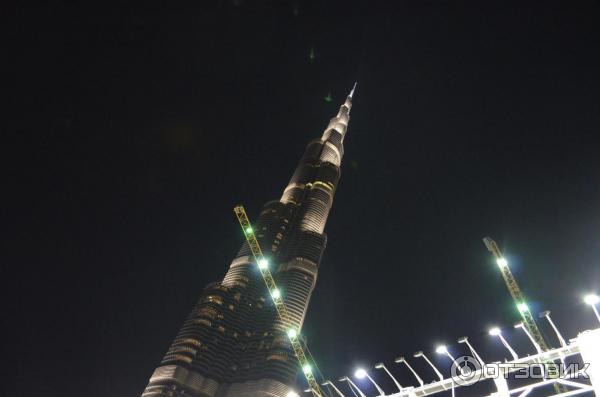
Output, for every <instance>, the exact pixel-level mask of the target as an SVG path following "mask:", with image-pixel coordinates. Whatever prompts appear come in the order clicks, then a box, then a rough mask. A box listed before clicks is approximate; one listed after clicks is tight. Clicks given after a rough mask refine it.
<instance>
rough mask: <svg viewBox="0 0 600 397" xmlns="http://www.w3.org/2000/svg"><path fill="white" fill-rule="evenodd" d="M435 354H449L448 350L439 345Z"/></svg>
mask: <svg viewBox="0 0 600 397" xmlns="http://www.w3.org/2000/svg"><path fill="white" fill-rule="evenodd" d="M435 352H436V353H438V354H446V353H448V348H447V347H446V346H444V345H439V346H438V347H437V348H436V349H435Z"/></svg>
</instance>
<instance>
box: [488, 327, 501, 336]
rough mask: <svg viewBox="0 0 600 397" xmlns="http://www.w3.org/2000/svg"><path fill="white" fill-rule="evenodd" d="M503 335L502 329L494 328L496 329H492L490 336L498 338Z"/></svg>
mask: <svg viewBox="0 0 600 397" xmlns="http://www.w3.org/2000/svg"><path fill="white" fill-rule="evenodd" d="M501 333H502V331H500V328H498V327H494V328H492V329H490V335H493V336H498V335H500V334H501Z"/></svg>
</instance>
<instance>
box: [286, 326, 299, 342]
mask: <svg viewBox="0 0 600 397" xmlns="http://www.w3.org/2000/svg"><path fill="white" fill-rule="evenodd" d="M287 335H288V337H289V338H290V339H294V338H295V337H297V336H298V332H297V331H296V330H295V329H294V328H290V329H288V332H287Z"/></svg>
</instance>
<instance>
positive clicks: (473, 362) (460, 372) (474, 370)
mask: <svg viewBox="0 0 600 397" xmlns="http://www.w3.org/2000/svg"><path fill="white" fill-rule="evenodd" d="M480 370H481V363H480V362H479V360H477V359H476V358H474V357H471V356H461V357H459V358H457V359H456V360H454V362H453V363H452V367H451V368H450V372H451V373H452V377H453V378H454V381H455V382H456V383H457V384H459V385H461V386H468V385H472V384H473V383H475V382H477V381H478V380H479V379H481V377H482V376H483V372H482V371H480Z"/></svg>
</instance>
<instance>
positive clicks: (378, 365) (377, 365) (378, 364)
mask: <svg viewBox="0 0 600 397" xmlns="http://www.w3.org/2000/svg"><path fill="white" fill-rule="evenodd" d="M375 368H377V369H381V368H383V363H377V364H375Z"/></svg>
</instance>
